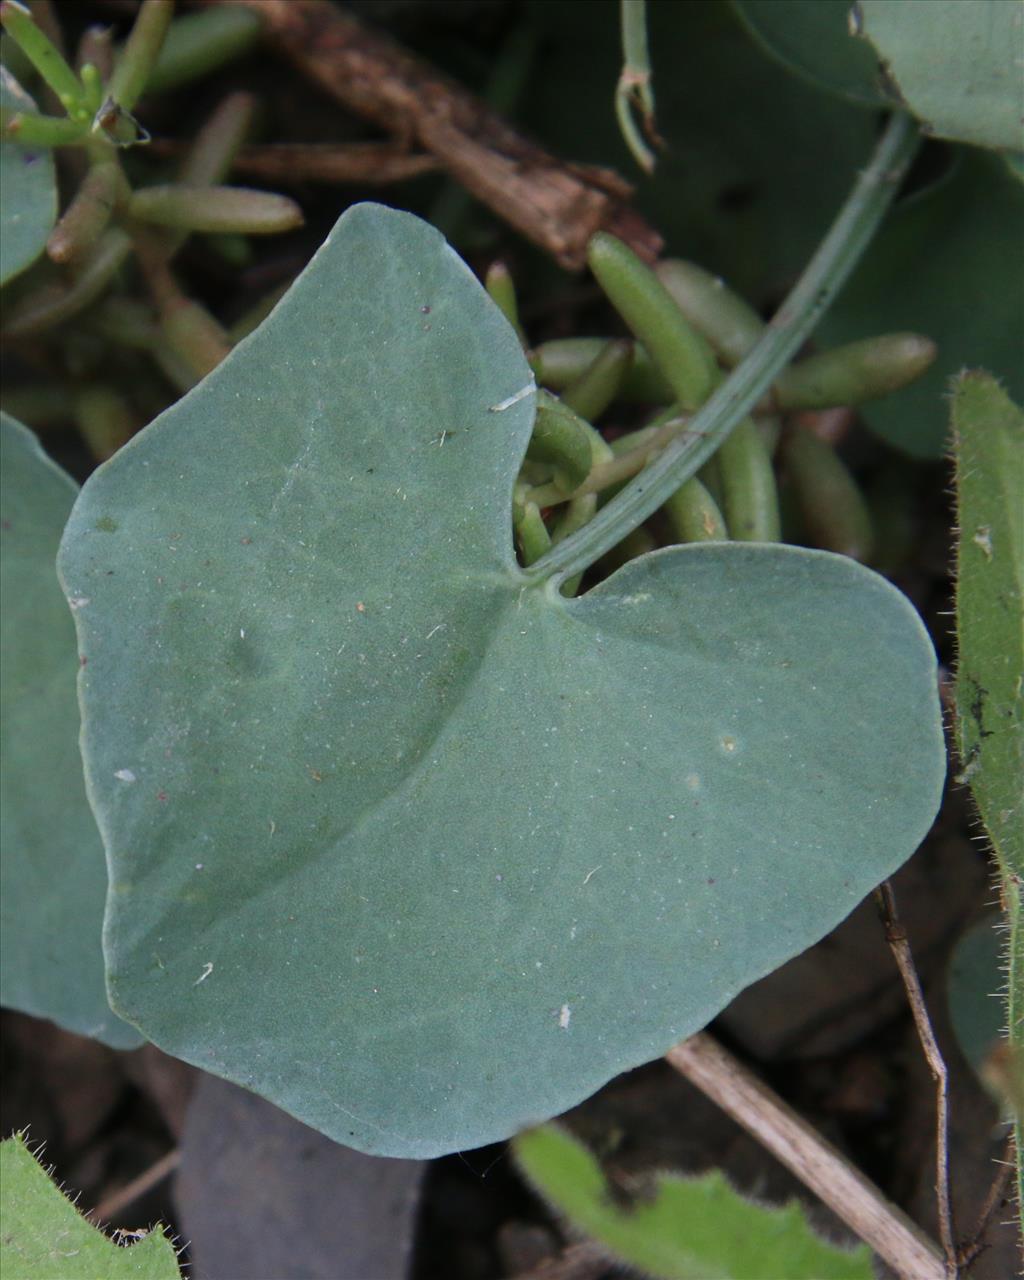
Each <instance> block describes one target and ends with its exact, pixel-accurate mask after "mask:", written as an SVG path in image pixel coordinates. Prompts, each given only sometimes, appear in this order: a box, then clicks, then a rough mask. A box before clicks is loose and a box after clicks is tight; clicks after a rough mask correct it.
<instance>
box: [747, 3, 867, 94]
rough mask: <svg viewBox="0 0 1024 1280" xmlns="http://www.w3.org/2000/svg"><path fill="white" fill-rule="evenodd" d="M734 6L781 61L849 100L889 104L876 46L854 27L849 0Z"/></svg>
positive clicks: (748, 25)
mask: <svg viewBox="0 0 1024 1280" xmlns="http://www.w3.org/2000/svg"><path fill="white" fill-rule="evenodd" d="M733 6H734V7H735V9H736V11H737V12H738V13H739V15H740V17H741V18H742V19H743V21H744V22H745V23H746V25H747V27H748V28H749V30H750V31H751V32H752V34H753V35H754V36H755V37H756V38H757V40H758V41H760V42H761V43H762V44H763V45H764V47H765V48H766V49H767V50H768V51H769V52H770V53H771V54H772V55H773V56H774V57H776V58H778V60H779V61H780V62H781V63H782V64H783V66H786V67H788V68H790V70H792V71H795V72H796V73H797V74H798V75H801V76H804V77H806V78H807V79H808V80H810V81H811V82H812V83H813V84H816V85H818V86H820V87H821V88H823V89H830V90H831V91H832V92H833V93H838V94H839V95H840V96H841V97H844V98H846V99H848V100H849V101H850V102H857V103H860V104H861V105H862V106H867V107H884V106H888V105H890V102H891V99H890V98H889V97H888V96H887V95H886V94H885V93H884V92H883V90H882V70H881V67H880V66H879V65H878V58H877V56H876V55H875V52H874V50H873V49H872V48H871V46H870V45H869V44H868V43H866V42H865V41H863V40H858V39H857V37H856V35H855V34H854V32H853V31H851V29H850V10H851V4H850V0H733Z"/></svg>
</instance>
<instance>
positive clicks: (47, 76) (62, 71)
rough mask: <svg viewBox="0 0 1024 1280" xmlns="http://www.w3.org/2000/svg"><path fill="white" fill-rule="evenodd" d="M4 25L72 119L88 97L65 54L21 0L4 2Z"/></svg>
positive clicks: (1, 8)
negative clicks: (38, 24)
mask: <svg viewBox="0 0 1024 1280" xmlns="http://www.w3.org/2000/svg"><path fill="white" fill-rule="evenodd" d="M0 22H2V23H3V28H4V30H5V31H6V32H7V34H8V35H9V36H10V37H11V39H12V40H13V41H14V43H15V44H16V45H17V46H18V48H19V49H20V50H21V51H22V53H23V54H24V55H25V57H26V58H28V60H29V62H31V63H32V65H33V66H34V67H35V69H36V71H38V72H39V74H40V76H42V78H43V79H44V80H45V81H46V83H47V84H48V85H49V86H50V88H51V89H52V90H53V92H54V93H55V94H56V95H57V97H58V98H59V99H60V102H61V105H62V106H63V107H64V110H65V111H66V112H67V113H68V115H69V116H73V115H74V113H75V111H76V109H77V108H81V107H82V105H83V101H84V99H85V97H86V92H85V89H84V87H83V85H82V82H81V80H79V78H78V76H76V75H75V73H74V71H73V70H72V69H71V67H69V66H68V64H67V62H66V61H65V59H64V55H63V54H62V53H61V51H60V50H59V49H58V48H57V46H56V45H55V44H54V43H53V41H52V40H51V39H50V37H49V36H48V35H47V34H46V32H45V31H43V29H42V28H41V27H39V26H37V24H36V23H35V21H34V20H33V18H32V14H31V12H30V11H29V10H28V8H27V7H26V6H25V5H23V4H21V3H20V2H19V0H3V2H2V3H0Z"/></svg>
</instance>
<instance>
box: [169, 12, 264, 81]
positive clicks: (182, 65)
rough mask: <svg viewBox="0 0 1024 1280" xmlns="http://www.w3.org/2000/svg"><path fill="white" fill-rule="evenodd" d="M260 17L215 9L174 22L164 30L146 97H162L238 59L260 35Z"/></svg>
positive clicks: (177, 19)
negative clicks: (155, 95)
mask: <svg viewBox="0 0 1024 1280" xmlns="http://www.w3.org/2000/svg"><path fill="white" fill-rule="evenodd" d="M263 30H264V22H263V15H262V14H260V13H257V11H256V10H255V9H250V8H249V7H248V5H243V4H225V5H217V6H216V8H212V9H202V10H200V11H199V12H198V13H188V14H185V15H184V16H183V17H180V18H175V19H174V21H173V22H172V23H171V25H170V27H169V28H168V30H167V35H166V36H165V38H164V41H163V44H162V45H161V46H160V52H159V54H158V56H157V59H156V63H155V65H154V66H153V69H152V71H151V72H150V75H149V78H148V80H147V81H146V93H162V92H163V91H164V90H167V89H176V88H178V86H179V85H183V84H187V83H188V82H189V81H190V80H195V79H198V78H199V77H200V76H204V75H207V74H208V73H209V72H211V71H216V70H217V68H218V67H221V66H223V65H224V64H225V63H227V62H230V61H232V60H233V59H235V58H239V57H241V56H242V55H243V54H245V53H247V52H248V51H249V49H251V48H252V46H253V45H254V44H255V43H256V42H257V41H258V40H259V39H260V37H261V36H262V35H263Z"/></svg>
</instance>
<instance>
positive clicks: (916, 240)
mask: <svg viewBox="0 0 1024 1280" xmlns="http://www.w3.org/2000/svg"><path fill="white" fill-rule="evenodd" d="M967 7H970V6H967ZM955 155H956V163H955V166H954V169H953V171H952V172H951V173H950V174H949V175H948V177H946V178H945V179H944V180H943V181H941V182H938V183H936V184H935V185H934V186H933V187H931V188H929V189H928V190H927V191H924V192H922V193H921V194H920V195H918V196H912V197H911V198H909V199H908V200H907V201H906V202H905V203H904V204H902V205H897V207H896V208H895V209H894V210H893V212H892V213H891V214H890V215H889V217H888V219H887V221H886V223H885V225H884V226H883V227H882V230H881V232H880V233H879V234H878V236H877V237H876V238H875V241H874V243H873V244H872V245H871V247H870V248H869V249H868V251H867V253H866V254H865V256H864V259H863V260H862V262H861V264H860V266H859V267H858V268H857V270H856V271H855V272H854V275H853V277H852V278H851V280H850V282H849V284H847V286H846V288H845V289H844V290H843V292H842V293H841V294H840V295H839V298H838V300H837V302H836V304H835V306H834V307H833V308H832V310H831V311H830V312H829V313H828V314H827V315H826V316H825V318H824V320H823V321H822V323H821V326H820V328H819V330H818V337H819V338H820V340H821V342H822V343H823V345H825V346H838V345H839V344H841V343H845V342H854V341H857V340H859V339H861V338H865V337H867V336H869V335H870V334H873V333H880V332H885V331H890V332H897V331H900V330H907V331H910V332H914V333H921V334H924V335H926V336H927V337H929V338H931V339H932V340H933V341H934V342H935V344H936V346H937V347H938V357H937V358H936V360H935V363H934V364H933V365H932V366H931V368H930V369H929V370H928V372H927V373H926V374H925V375H924V376H923V377H922V378H920V379H918V381H917V382H915V383H913V385H912V386H909V387H907V388H905V389H904V390H903V391H898V392H896V393H895V394H894V395H892V396H889V397H887V398H886V399H884V400H879V401H878V402H877V403H874V404H868V405H865V406H864V408H863V410H862V411H861V413H862V416H863V417H864V420H865V421H866V422H867V424H868V426H870V427H871V429H872V430H873V431H875V432H876V433H877V434H878V435H880V436H881V437H882V438H883V439H884V440H887V441H888V442H889V443H890V444H892V445H895V446H896V447H897V448H900V449H903V450H905V451H906V452H907V453H910V454H912V455H913V456H914V457H918V458H938V457H940V456H941V455H942V453H943V451H944V450H945V449H946V447H947V441H948V426H947V416H948V411H947V407H946V401H945V393H946V390H947V387H948V385H949V380H950V378H951V377H952V376H953V375H954V374H955V373H956V372H957V371H958V370H960V369H962V368H964V366H965V365H970V366H977V367H981V368H985V369H989V370H990V371H991V372H992V373H994V374H996V376H997V377H999V378H1000V379H1001V380H1002V381H1003V382H1004V383H1005V384H1006V386H1007V389H1008V390H1009V392H1010V394H1011V395H1013V396H1015V397H1017V399H1020V398H1022V397H1024V360H1021V351H1024V307H1022V306H1021V303H1020V290H1019V289H1017V288H1015V287H1014V285H1015V284H1016V283H1017V282H1018V281H1020V280H1021V279H1024V236H1022V235H1021V228H1022V226H1024V186H1022V185H1021V183H1020V182H1018V181H1017V180H1016V179H1015V178H1014V177H1013V176H1012V175H1011V174H1010V173H1009V172H1008V170H1007V167H1006V165H1005V164H1004V163H1003V161H1002V158H1001V157H999V156H988V155H985V154H983V153H980V152H972V151H969V150H967V149H966V148H961V149H958V151H957V152H955Z"/></svg>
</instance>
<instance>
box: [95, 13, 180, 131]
mask: <svg viewBox="0 0 1024 1280" xmlns="http://www.w3.org/2000/svg"><path fill="white" fill-rule="evenodd" d="M173 16H174V0H144V3H143V5H142V8H141V9H140V10H139V14H138V17H137V18H136V19H135V25H134V26H133V27H132V31H131V35H130V36H129V37H128V41H127V43H126V44H125V47H124V51H123V52H122V54H121V56H120V58H118V60H117V66H116V67H115V68H114V75H113V78H112V79H111V81H110V87H109V95H110V98H111V100H112V101H113V102H114V103H115V104H116V105H117V106H118V107H119V108H120V109H121V111H125V112H129V113H130V112H131V111H133V110H134V108H135V104H136V102H138V100H139V99H140V98H141V97H142V95H143V93H144V92H145V89H146V84H147V82H148V80H149V77H150V75H151V74H152V71H153V68H154V66H155V65H156V60H157V57H158V56H159V53H160V48H161V46H162V45H163V42H164V37H165V36H166V35H167V28H168V27H169V26H170V24H171V18H172V17H173Z"/></svg>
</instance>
